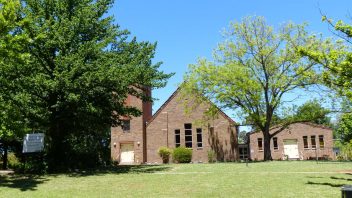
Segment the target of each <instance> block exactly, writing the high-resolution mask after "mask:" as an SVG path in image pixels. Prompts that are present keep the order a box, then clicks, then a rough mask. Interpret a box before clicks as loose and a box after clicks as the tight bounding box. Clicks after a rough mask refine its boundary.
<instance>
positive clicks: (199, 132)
mask: <svg viewBox="0 0 352 198" xmlns="http://www.w3.org/2000/svg"><path fill="white" fill-rule="evenodd" d="M197 147H198V148H202V147H203V137H202V129H201V128H198V129H197Z"/></svg>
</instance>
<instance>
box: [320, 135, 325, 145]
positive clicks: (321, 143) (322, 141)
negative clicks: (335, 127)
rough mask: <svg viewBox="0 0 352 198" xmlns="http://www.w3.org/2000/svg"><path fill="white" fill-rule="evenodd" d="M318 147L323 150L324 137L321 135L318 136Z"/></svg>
mask: <svg viewBox="0 0 352 198" xmlns="http://www.w3.org/2000/svg"><path fill="white" fill-rule="evenodd" d="M319 146H320V148H324V146H325V145H324V136H323V135H319Z"/></svg>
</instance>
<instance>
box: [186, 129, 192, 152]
mask: <svg viewBox="0 0 352 198" xmlns="http://www.w3.org/2000/svg"><path fill="white" fill-rule="evenodd" d="M185 146H186V148H192V124H185Z"/></svg>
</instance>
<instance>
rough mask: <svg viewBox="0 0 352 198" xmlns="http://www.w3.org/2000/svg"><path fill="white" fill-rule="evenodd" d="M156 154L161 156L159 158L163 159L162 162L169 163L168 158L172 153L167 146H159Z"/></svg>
mask: <svg viewBox="0 0 352 198" xmlns="http://www.w3.org/2000/svg"><path fill="white" fill-rule="evenodd" d="M158 154H159V156H160V157H161V159H162V160H163V163H164V164H167V163H169V159H170V155H171V154H172V150H171V149H169V148H167V147H164V146H162V147H160V148H159V149H158Z"/></svg>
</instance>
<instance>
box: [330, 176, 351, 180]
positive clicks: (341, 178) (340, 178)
mask: <svg viewBox="0 0 352 198" xmlns="http://www.w3.org/2000/svg"><path fill="white" fill-rule="evenodd" d="M330 178H331V179H339V180H345V181H352V179H348V178H343V177H330Z"/></svg>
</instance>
